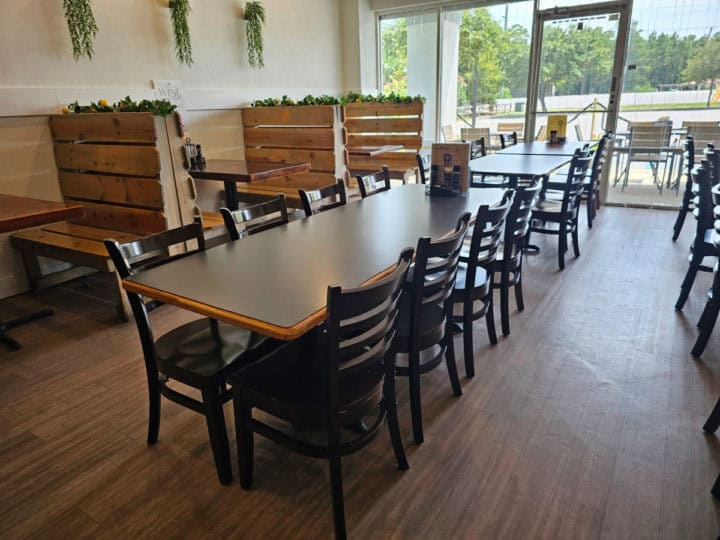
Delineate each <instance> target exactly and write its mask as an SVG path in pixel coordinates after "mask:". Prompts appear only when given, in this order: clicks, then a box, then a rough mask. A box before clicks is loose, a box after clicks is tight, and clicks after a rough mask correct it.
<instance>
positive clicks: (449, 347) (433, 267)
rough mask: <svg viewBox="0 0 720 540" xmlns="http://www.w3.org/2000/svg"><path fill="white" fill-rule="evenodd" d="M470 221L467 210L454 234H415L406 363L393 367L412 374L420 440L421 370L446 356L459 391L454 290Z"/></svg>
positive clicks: (402, 348) (401, 342) (404, 305)
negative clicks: (434, 237) (433, 236)
mask: <svg viewBox="0 0 720 540" xmlns="http://www.w3.org/2000/svg"><path fill="white" fill-rule="evenodd" d="M469 221H470V213H469V212H468V213H465V214H464V215H463V216H462V217H461V218H460V219H459V220H458V223H457V227H456V228H455V232H454V233H453V234H451V235H448V236H446V237H444V238H442V239H439V240H430V238H420V239H419V240H418V245H417V250H416V256H415V265H414V266H413V268H412V270H411V272H410V274H411V275H410V276H409V277H408V282H407V284H406V291H405V293H404V294H403V297H402V300H401V302H400V321H399V323H398V352H399V353H404V354H407V365H398V366H397V367H396V373H397V374H398V375H400V376H403V377H409V379H410V381H409V386H410V412H411V416H412V426H413V437H414V439H415V442H416V443H421V442H423V428H422V408H421V407H422V406H421V400H420V375H421V374H423V373H427V372H429V371H430V370H432V369H434V368H435V367H437V366H438V365H439V364H440V363H441V362H442V360H443V358H445V362H446V364H447V369H448V373H449V375H450V384H451V385H452V389H453V393H454V394H455V395H456V396H460V395H462V390H461V388H460V380H459V378H458V374H457V367H456V365H455V348H454V343H453V331H452V318H453V290H454V288H455V277H456V275H457V268H458V264H459V262H460V250H461V249H462V246H463V240H464V238H465V235H466V233H467V228H468V223H469Z"/></svg>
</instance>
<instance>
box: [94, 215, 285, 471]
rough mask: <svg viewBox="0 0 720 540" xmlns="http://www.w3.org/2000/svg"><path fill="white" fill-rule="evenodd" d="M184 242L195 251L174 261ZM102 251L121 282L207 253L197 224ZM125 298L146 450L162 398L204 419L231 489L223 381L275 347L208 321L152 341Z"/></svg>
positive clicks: (154, 436)
mask: <svg viewBox="0 0 720 540" xmlns="http://www.w3.org/2000/svg"><path fill="white" fill-rule="evenodd" d="M187 242H196V243H197V245H198V247H197V248H196V249H190V250H188V251H186V252H184V253H181V254H178V255H170V254H169V249H170V248H171V247H172V246H176V245H181V244H185V243H187ZM105 246H106V247H107V250H108V253H109V254H110V257H111V258H112V261H113V264H114V265H115V268H116V269H117V271H118V273H119V274H120V277H121V278H122V279H125V278H127V277H129V276H132V275H134V274H136V273H137V272H139V271H142V270H147V269H149V268H154V267H157V266H160V265H162V264H166V263H168V262H170V261H173V260H177V259H180V258H182V257H187V256H188V255H192V254H195V253H198V252H199V251H203V250H204V249H205V243H204V238H203V229H202V223H201V221H200V219H199V218H196V220H195V223H194V224H193V225H186V226H184V227H180V228H178V229H172V230H169V231H165V232H162V233H159V234H155V235H153V236H148V237H146V238H141V239H139V240H135V241H133V242H128V243H126V244H122V245H120V244H118V243H117V242H116V241H115V240H105ZM128 297H129V299H130V305H131V307H132V310H133V315H134V316H135V323H136V324H137V329H138V333H139V334H140V343H141V344H142V350H143V356H144V358H145V369H146V372H147V382H148V392H149V398H150V414H149V420H148V436H147V442H148V444H155V443H156V442H157V440H158V433H159V430H160V401H161V395H162V396H165V397H166V398H167V399H169V400H170V401H174V402H175V403H178V404H180V405H182V406H184V407H187V408H188V409H190V410H193V411H195V412H198V413H200V414H202V415H203V416H205V420H206V422H207V429H208V433H209V435H210V443H211V446H212V451H213V455H214V457H215V467H216V468H217V475H218V478H219V479H220V482H221V483H223V484H229V483H230V482H232V466H231V464H230V450H229V447H228V437H227V430H226V427H225V417H224V415H223V407H222V406H223V403H225V402H226V401H228V400H229V399H230V397H231V394H230V392H229V391H228V390H227V386H226V381H227V378H228V376H229V375H231V374H232V373H235V372H236V371H237V370H238V369H240V367H241V366H242V365H243V364H244V363H245V362H250V361H253V360H255V359H257V358H260V357H262V356H264V355H265V354H267V353H268V352H270V351H271V350H272V349H273V348H274V347H276V345H277V342H275V341H274V340H272V339H269V338H265V337H263V336H260V335H258V334H255V333H254V332H250V331H248V330H245V329H243V328H239V327H237V326H232V325H229V324H225V323H222V322H218V321H216V320H214V319H208V318H202V319H198V320H195V321H192V322H189V323H187V324H184V325H182V326H179V327H178V328H175V329H173V330H171V331H170V332H168V333H166V334H164V335H162V336H160V337H159V338H158V339H155V337H154V336H153V331H152V327H151V325H150V319H149V318H148V313H147V310H146V308H145V304H144V303H143V299H142V297H141V296H140V295H138V294H135V293H132V292H128ZM170 381H178V382H180V383H183V384H185V385H187V386H190V387H192V388H196V389H198V390H200V392H201V394H202V400H197V399H195V398H193V397H190V396H189V395H186V394H184V393H181V392H180V391H179V390H177V389H174V388H170V386H168V383H169V382H170Z"/></svg>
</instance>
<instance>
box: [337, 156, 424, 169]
mask: <svg viewBox="0 0 720 540" xmlns="http://www.w3.org/2000/svg"><path fill="white" fill-rule="evenodd" d="M383 165H387V166H388V167H389V168H391V169H413V168H415V167H417V159H416V158H415V154H411V153H408V154H407V156H406V157H401V158H388V157H385V156H384V155H382V156H377V157H371V158H368V157H362V158H353V157H352V156H350V159H349V160H348V167H349V168H350V169H363V170H366V169H372V168H377V169H378V170H380V169H381V168H382V166H383Z"/></svg>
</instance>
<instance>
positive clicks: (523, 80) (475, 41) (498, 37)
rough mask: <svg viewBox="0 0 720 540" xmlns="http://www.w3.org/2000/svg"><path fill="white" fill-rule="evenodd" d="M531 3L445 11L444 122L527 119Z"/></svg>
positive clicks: (454, 125)
mask: <svg viewBox="0 0 720 540" xmlns="http://www.w3.org/2000/svg"><path fill="white" fill-rule="evenodd" d="M532 9H533V2H532V1H524V2H515V3H512V4H499V5H493V6H488V7H474V8H470V9H460V10H446V11H445V12H444V14H443V25H442V31H443V53H442V70H443V76H442V95H443V103H442V109H441V124H442V127H443V134H444V137H445V138H446V139H447V138H449V137H451V136H453V137H459V136H460V134H461V130H462V129H463V128H469V127H470V128H478V127H485V128H489V129H491V130H492V131H495V129H496V128H497V125H498V123H502V122H508V121H509V122H518V121H519V122H522V119H523V115H524V111H525V100H526V97H527V96H526V93H527V75H528V61H529V60H528V59H529V52H530V35H531V29H532Z"/></svg>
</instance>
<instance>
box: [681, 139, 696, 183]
mask: <svg viewBox="0 0 720 540" xmlns="http://www.w3.org/2000/svg"><path fill="white" fill-rule="evenodd" d="M684 148H685V152H684V153H683V159H684V160H685V167H687V169H686V170H685V172H686V174H687V179H688V182H692V171H693V167H695V139H694V138H693V137H692V135H688V137H687V139H685V145H684Z"/></svg>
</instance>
